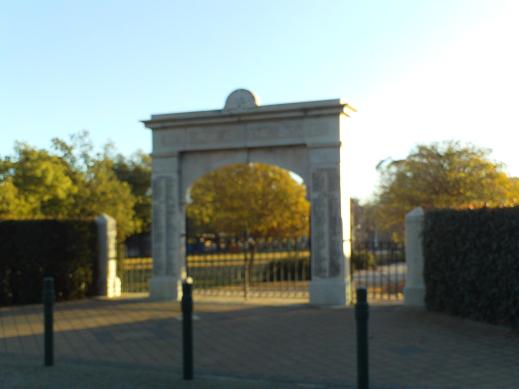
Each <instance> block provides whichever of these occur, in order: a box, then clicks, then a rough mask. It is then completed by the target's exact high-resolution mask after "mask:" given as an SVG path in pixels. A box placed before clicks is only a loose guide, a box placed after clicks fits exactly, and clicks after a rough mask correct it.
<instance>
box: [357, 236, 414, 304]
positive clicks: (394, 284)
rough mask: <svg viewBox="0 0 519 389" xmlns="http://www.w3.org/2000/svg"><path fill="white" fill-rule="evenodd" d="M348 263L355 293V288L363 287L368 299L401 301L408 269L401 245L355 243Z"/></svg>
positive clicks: (403, 248)
mask: <svg viewBox="0 0 519 389" xmlns="http://www.w3.org/2000/svg"><path fill="white" fill-rule="evenodd" d="M350 264H351V274H352V280H353V283H354V288H352V289H353V290H354V291H355V290H356V288H366V289H367V291H368V297H369V299H370V300H377V301H398V300H402V299H403V297H404V294H403V291H404V285H405V277H406V270H407V268H406V263H405V247H404V245H402V244H398V243H394V242H377V243H374V242H355V243H354V245H353V248H352V255H351V262H350ZM354 298H355V296H354Z"/></svg>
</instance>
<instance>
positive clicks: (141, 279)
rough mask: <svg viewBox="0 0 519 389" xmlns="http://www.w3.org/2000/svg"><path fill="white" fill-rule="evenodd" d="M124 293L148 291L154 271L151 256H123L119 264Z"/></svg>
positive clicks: (118, 268) (118, 269)
mask: <svg viewBox="0 0 519 389" xmlns="http://www.w3.org/2000/svg"><path fill="white" fill-rule="evenodd" d="M117 271H118V274H119V277H120V278H121V289H122V290H121V291H122V292H123V293H147V292H148V291H149V286H148V282H149V279H150V278H151V275H152V271H153V260H152V259H151V258H123V259H121V260H120V261H119V263H118V266H117Z"/></svg>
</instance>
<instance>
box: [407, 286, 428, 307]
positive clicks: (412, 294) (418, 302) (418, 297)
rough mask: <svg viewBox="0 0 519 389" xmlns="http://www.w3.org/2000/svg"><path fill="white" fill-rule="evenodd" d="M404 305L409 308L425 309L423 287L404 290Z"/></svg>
mask: <svg viewBox="0 0 519 389" xmlns="http://www.w3.org/2000/svg"><path fill="white" fill-rule="evenodd" d="M404 305H407V306H409V307H425V287H423V286H422V287H420V286H418V287H416V286H415V287H409V286H406V287H405V288H404Z"/></svg>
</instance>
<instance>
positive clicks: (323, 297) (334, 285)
mask: <svg viewBox="0 0 519 389" xmlns="http://www.w3.org/2000/svg"><path fill="white" fill-rule="evenodd" d="M350 302H351V287H350V284H349V283H347V282H346V280H340V279H339V280H337V279H317V280H312V281H310V304H311V305H328V306H330V305H335V306H346V305H348V304H350Z"/></svg>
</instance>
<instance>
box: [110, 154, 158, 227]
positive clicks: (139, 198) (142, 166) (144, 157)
mask: <svg viewBox="0 0 519 389" xmlns="http://www.w3.org/2000/svg"><path fill="white" fill-rule="evenodd" d="M113 170H114V173H115V175H116V177H117V178H118V179H119V181H122V182H126V183H127V184H128V185H129V186H130V189H131V192H132V194H133V196H134V197H135V205H134V213H135V218H136V232H149V231H150V230H151V157H150V156H149V155H148V154H145V153H143V152H136V153H134V154H133V155H131V156H130V157H129V158H127V157H125V156H123V155H121V154H118V155H117V156H116V157H115V159H114V163H113Z"/></svg>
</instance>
